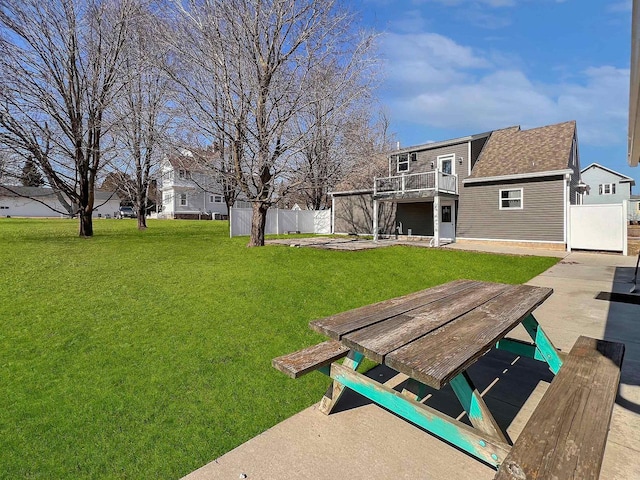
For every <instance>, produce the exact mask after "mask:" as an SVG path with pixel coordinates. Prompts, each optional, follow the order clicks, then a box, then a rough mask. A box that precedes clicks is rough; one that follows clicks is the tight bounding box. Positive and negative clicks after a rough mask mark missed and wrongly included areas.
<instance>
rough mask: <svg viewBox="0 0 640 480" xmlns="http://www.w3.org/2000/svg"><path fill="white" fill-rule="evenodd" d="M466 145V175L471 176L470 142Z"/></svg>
mask: <svg viewBox="0 0 640 480" xmlns="http://www.w3.org/2000/svg"><path fill="white" fill-rule="evenodd" d="M468 145H469V148H468V149H467V165H468V166H469V168H468V173H467V175H471V141H469V144H468Z"/></svg>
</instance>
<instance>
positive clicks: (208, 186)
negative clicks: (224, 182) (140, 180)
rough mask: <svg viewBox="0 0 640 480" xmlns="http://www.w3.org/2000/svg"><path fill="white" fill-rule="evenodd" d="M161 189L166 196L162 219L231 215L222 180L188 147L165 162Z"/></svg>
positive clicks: (160, 215) (162, 167)
mask: <svg viewBox="0 0 640 480" xmlns="http://www.w3.org/2000/svg"><path fill="white" fill-rule="evenodd" d="M159 190H160V193H161V195H162V211H161V212H159V213H158V217H159V218H176V219H177V218H179V219H204V218H212V217H213V218H225V217H226V216H227V215H228V214H229V212H228V211H227V205H226V204H225V202H224V196H223V194H222V186H221V185H220V182H218V181H217V180H216V178H215V177H214V175H213V174H212V171H211V169H210V168H208V167H207V166H206V165H203V164H202V161H201V160H199V159H197V158H195V157H194V155H193V153H192V152H190V151H188V150H183V151H182V154H181V155H179V156H171V157H166V158H165V159H164V160H163V161H162V164H161V176H160V181H159Z"/></svg>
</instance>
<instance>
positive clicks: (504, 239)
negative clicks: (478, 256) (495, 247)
mask: <svg viewBox="0 0 640 480" xmlns="http://www.w3.org/2000/svg"><path fill="white" fill-rule="evenodd" d="M457 238H459V239H460V240H472V241H478V242H528V243H554V244H555V243H557V244H558V245H564V243H565V242H564V241H558V240H525V239H521V240H514V239H511V238H471V237H457Z"/></svg>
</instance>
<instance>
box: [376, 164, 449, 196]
mask: <svg viewBox="0 0 640 480" xmlns="http://www.w3.org/2000/svg"><path fill="white" fill-rule="evenodd" d="M426 191H433V192H434V193H452V194H457V193H458V177H457V176H456V175H453V174H450V173H444V172H441V171H439V170H434V171H431V172H423V173H410V174H407V175H397V176H395V177H380V178H374V179H373V193H374V195H376V194H381V193H384V194H402V193H408V192H426Z"/></svg>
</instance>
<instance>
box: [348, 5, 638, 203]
mask: <svg viewBox="0 0 640 480" xmlns="http://www.w3.org/2000/svg"><path fill="white" fill-rule="evenodd" d="M354 7H355V8H357V9H358V10H360V12H361V14H362V16H363V19H364V23H365V25H366V26H367V27H368V28H372V29H374V30H376V31H378V32H380V33H381V34H382V35H381V37H380V40H379V44H380V52H381V55H382V58H383V61H384V69H383V72H384V78H383V81H382V85H381V86H380V89H379V91H378V96H379V98H380V100H381V102H382V104H383V105H384V107H385V109H386V111H387V113H388V116H389V119H390V121H391V129H392V131H393V132H395V133H396V136H397V139H398V140H399V141H400V142H401V144H402V145H403V146H410V145H415V144H421V143H425V142H428V141H438V140H446V139H448V138H455V137H458V136H464V135H469V134H474V133H480V132H485V131H488V130H494V129H497V128H504V127H507V126H511V125H520V126H521V127H522V128H523V129H526V128H533V127H538V126H542V125H548V124H553V123H558V122H563V121H566V120H576V121H577V125H578V140H579V145H580V163H581V166H582V168H584V167H586V166H587V165H589V164H591V163H593V162H597V163H600V164H602V165H604V166H606V167H608V168H611V169H613V170H616V171H618V172H620V173H623V174H625V175H629V176H631V177H632V178H634V179H635V180H636V182H637V183H638V184H639V186H638V187H635V188H634V193H637V192H638V191H640V169H639V168H630V167H628V165H627V160H626V151H627V140H626V139H627V118H628V102H629V100H628V97H629V57H630V35H631V33H630V30H631V0H609V1H605V0H397V1H393V0H358V1H356V2H354Z"/></svg>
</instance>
